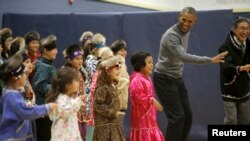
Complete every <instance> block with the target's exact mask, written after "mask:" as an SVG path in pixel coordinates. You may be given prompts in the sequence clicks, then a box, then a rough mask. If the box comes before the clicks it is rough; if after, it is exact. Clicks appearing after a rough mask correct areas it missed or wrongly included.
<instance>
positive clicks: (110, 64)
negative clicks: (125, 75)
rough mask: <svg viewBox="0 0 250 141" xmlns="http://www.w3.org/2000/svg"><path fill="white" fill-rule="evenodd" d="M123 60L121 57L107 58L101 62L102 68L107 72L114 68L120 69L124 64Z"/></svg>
mask: <svg viewBox="0 0 250 141" xmlns="http://www.w3.org/2000/svg"><path fill="white" fill-rule="evenodd" d="M122 59H123V58H122V57H121V56H119V55H117V56H113V57H110V58H107V59H105V60H103V61H102V62H101V64H100V67H101V68H104V69H105V70H109V69H111V68H114V67H117V68H120V67H121V64H122V62H123V60H122Z"/></svg>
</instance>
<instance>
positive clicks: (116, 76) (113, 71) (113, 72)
mask: <svg viewBox="0 0 250 141" xmlns="http://www.w3.org/2000/svg"><path fill="white" fill-rule="evenodd" d="M119 70H120V67H114V68H111V69H110V70H109V74H110V77H111V79H112V80H118V79H119V76H120V71H119Z"/></svg>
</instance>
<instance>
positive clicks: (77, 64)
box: [69, 55, 83, 70]
mask: <svg viewBox="0 0 250 141" xmlns="http://www.w3.org/2000/svg"><path fill="white" fill-rule="evenodd" d="M69 63H70V64H71V65H72V67H74V68H75V69H77V70H79V69H80V68H81V67H82V63H83V58H82V55H79V56H77V57H75V58H74V59H73V60H70V61H69Z"/></svg>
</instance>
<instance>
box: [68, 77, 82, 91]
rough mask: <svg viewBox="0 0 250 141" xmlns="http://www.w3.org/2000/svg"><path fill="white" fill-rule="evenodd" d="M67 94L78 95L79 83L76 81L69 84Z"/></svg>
mask: <svg viewBox="0 0 250 141" xmlns="http://www.w3.org/2000/svg"><path fill="white" fill-rule="evenodd" d="M66 87H67V94H72V93H77V92H78V90H79V81H77V80H76V79H74V80H73V82H72V83H70V84H67V86H66Z"/></svg>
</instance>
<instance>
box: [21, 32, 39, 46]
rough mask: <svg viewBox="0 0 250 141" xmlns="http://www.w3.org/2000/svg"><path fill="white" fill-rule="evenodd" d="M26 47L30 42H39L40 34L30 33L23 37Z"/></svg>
mask: <svg viewBox="0 0 250 141" xmlns="http://www.w3.org/2000/svg"><path fill="white" fill-rule="evenodd" d="M24 38H25V43H26V45H29V43H30V42H31V41H34V40H35V41H39V42H40V34H39V33H38V32H37V31H30V32H28V33H27V34H26V35H24Z"/></svg>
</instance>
